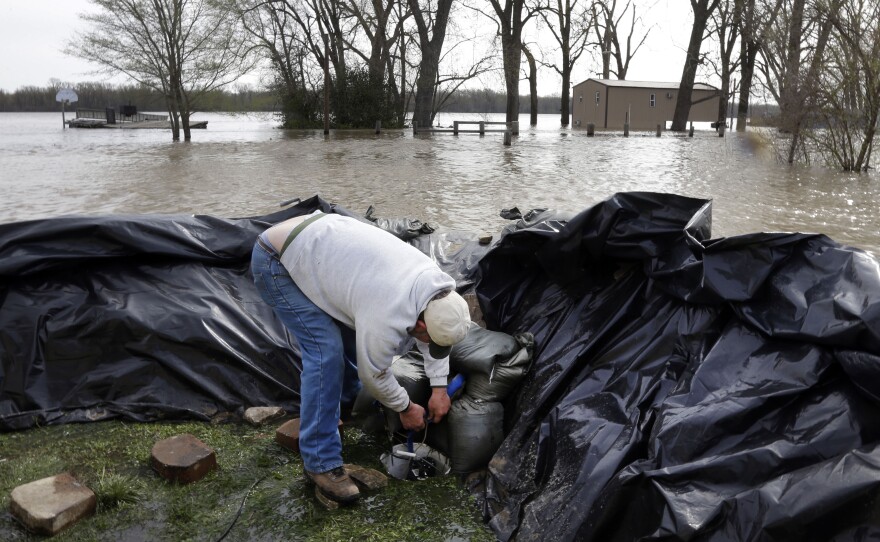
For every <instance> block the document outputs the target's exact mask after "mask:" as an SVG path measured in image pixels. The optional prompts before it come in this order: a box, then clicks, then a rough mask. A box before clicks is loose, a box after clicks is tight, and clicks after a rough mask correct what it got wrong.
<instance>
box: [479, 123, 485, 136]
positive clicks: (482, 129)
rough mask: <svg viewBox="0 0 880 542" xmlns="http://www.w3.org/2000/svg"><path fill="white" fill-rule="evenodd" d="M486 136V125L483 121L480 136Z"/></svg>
mask: <svg viewBox="0 0 880 542" xmlns="http://www.w3.org/2000/svg"><path fill="white" fill-rule="evenodd" d="M485 134H486V123H485V122H483V121H480V135H485Z"/></svg>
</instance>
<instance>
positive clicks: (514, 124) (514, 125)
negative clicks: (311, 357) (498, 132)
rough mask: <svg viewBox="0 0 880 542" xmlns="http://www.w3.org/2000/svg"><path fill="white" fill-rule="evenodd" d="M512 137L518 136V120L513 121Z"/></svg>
mask: <svg viewBox="0 0 880 542" xmlns="http://www.w3.org/2000/svg"><path fill="white" fill-rule="evenodd" d="M513 135H516V136H518V135H519V121H518V120H515V121H513Z"/></svg>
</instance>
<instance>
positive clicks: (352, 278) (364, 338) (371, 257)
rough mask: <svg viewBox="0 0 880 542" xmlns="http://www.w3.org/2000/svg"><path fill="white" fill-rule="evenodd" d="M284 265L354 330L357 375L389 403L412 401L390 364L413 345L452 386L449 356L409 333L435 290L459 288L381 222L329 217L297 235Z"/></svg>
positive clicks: (431, 373)
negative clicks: (434, 351) (430, 349)
mask: <svg viewBox="0 0 880 542" xmlns="http://www.w3.org/2000/svg"><path fill="white" fill-rule="evenodd" d="M281 263H282V264H283V265H284V267H285V268H286V269H287V271H288V272H289V273H290V276H291V278H293V281H294V282H296V284H297V286H299V288H300V289H301V290H302V291H303V293H304V294H305V295H306V296H307V297H308V298H309V299H310V300H311V301H312V302H313V303H314V304H315V305H317V306H318V307H320V308H321V309H322V310H323V311H324V312H326V313H327V314H329V315H330V316H331V317H333V318H335V319H336V320H338V321H340V322H342V323H343V324H345V325H347V326H349V327H351V328H352V329H354V330H355V334H356V336H357V358H358V359H357V365H358V376H359V377H360V380H361V382H362V383H363V385H364V387H365V388H366V389H367V391H369V392H370V394H372V395H373V397H375V398H376V399H378V400H379V402H381V403H382V404H383V405H385V406H386V407H388V408H390V409H392V410H394V411H397V412H400V411H402V410H403V409H405V408H406V406H407V404H408V403H409V397H408V396H407V393H406V390H404V389H403V388H402V387H401V386H400V384H398V382H397V380H396V379H395V378H394V375H393V374H392V372H391V370H390V369H389V367H390V366H391V362H392V360H393V358H394V357H395V356H399V355H403V354H405V353H407V352H408V351H409V350H411V349H412V346H413V342H415V343H416V345H417V347H418V349H419V351H420V352H421V353H422V354H423V356H424V358H425V373H426V374H427V376H428V378H429V379H430V381H431V385H432V386H445V385H446V381H447V376H448V375H449V358H448V357H447V358H443V359H434V358H432V357H431V356H430V354H429V352H428V344H427V343H423V342H421V341H417V340H416V339H414V338H413V337H411V336H409V334H408V333H407V332H408V331H409V330H411V329H412V328H413V326H415V324H416V320H418V317H419V314H420V313H421V312H422V311H424V310H425V307H427V306H428V302H429V301H430V300H431V299H432V298H433V297H434V296H435V295H437V294H438V293H440V292H442V291H445V290H450V289H453V288H455V281H454V280H453V279H452V277H450V276H449V275H447V274H446V273H444V272H443V271H441V270H440V268H439V267H437V264H436V263H434V261H433V260H431V258H429V257H428V256H426V255H425V254H423V253H422V252H421V251H419V250H418V249H417V248H415V247H413V246H411V245H409V244H408V243H405V242H403V241H401V240H400V239H397V238H396V237H394V236H393V235H391V234H390V233H388V232H386V231H384V230H381V229H379V228H377V227H375V226H372V225H369V224H365V223H363V222H360V221H359V220H356V219H354V218H350V217H345V216H341V215H336V214H328V215H326V216H324V217H322V218H321V219H320V220H316V221H314V222H312V223H310V224H308V225H307V226H306V227H305V229H303V230H302V231H301V232H300V233H299V234H298V235H297V236H296V237H295V238H294V239H293V241H292V242H291V243H290V245H289V246H288V247H287V249H286V250H285V251H284V253H283V254H282V256H281Z"/></svg>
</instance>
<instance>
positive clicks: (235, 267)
mask: <svg viewBox="0 0 880 542" xmlns="http://www.w3.org/2000/svg"><path fill="white" fill-rule="evenodd" d="M318 208H320V209H322V210H324V211H326V212H337V213H341V214H346V215H349V216H355V215H354V214H353V213H351V212H350V211H348V210H346V209H344V208H342V207H339V206H336V205H331V204H329V203H328V202H326V201H324V200H322V199H320V198H318V197H313V198H311V199H309V200H307V201H304V202H301V203H299V204H298V205H296V206H294V207H291V208H289V209H286V210H284V211H281V212H279V213H275V214H272V215H268V216H264V217H259V218H244V219H220V218H216V217H211V216H165V215H147V216H99V217H82V216H76V217H63V218H55V219H46V220H34V221H27V222H18V223H11V224H3V225H0V430H11V429H24V428H28V427H32V426H34V425H47V424H58V423H68V422H82V421H93V420H102V419H109V418H116V417H122V418H125V419H130V420H136V421H151V420H158V419H202V420H208V419H213V418H215V417H217V416H223V415H226V414H229V413H232V414H238V415H241V414H242V413H243V411H244V409H245V408H247V407H249V406H254V405H283V406H284V408H285V409H286V410H288V411H290V412H297V411H298V410H299V394H298V389H299V368H300V367H301V365H300V358H299V350H298V348H297V346H296V342H295V339H293V337H292V336H290V335H289V334H288V333H287V332H286V331H285V329H284V327H283V326H282V325H281V324H280V322H278V320H277V319H276V317H275V315H274V313H273V312H272V310H271V308H270V307H268V306H267V305H266V304H265V303H264V302H263V301H262V300H261V299H260V297H259V294H258V293H257V291H256V289H255V287H254V285H253V282H252V277H251V274H250V271H249V267H250V255H251V250H252V248H253V245H254V242H255V241H256V238H257V235H259V233H260V232H262V231H263V230H264V229H266V228H267V227H268V226H270V225H271V224H274V223H276V222H279V221H281V220H283V219H286V218H288V217H291V216H296V215H300V214H305V213H310V212H312V211H313V210H315V209H318ZM358 218H361V217H358ZM373 220H374V221H375V220H377V219H373ZM378 220H381V226H382V227H383V229H386V230H388V231H390V232H392V233H394V234H395V235H398V237H401V238H408V237H411V234H412V232H414V231H419V230H421V231H425V229H424V225H423V224H422V223H421V222H418V221H411V220H407V219H398V220H386V219H378ZM454 239H455V235H449V236H439V235H434V236H422V237H421V238H420V239H417V240H416V241H415V242H417V243H418V246H420V248H422V250H424V251H426V252H428V253H429V254H432V255H433V257H434V258H435V259H437V260H438V261H440V262H441V263H442V265H444V266H445V267H447V268H448V269H447V270H448V272H450V273H451V274H452V275H453V277H455V278H457V279H458V280H459V283H460V284H462V285H463V286H464V287H467V285H468V284H472V280H469V279H467V278H466V277H464V276H463V275H462V273H465V274H467V275H469V276H470V275H473V274H474V269H475V265H476V262H477V261H478V260H479V258H478V257H474V256H471V254H472V253H474V252H478V253H480V254H482V253H484V252H485V251H486V247H480V246H479V245H478V244H477V243H476V242H475V241H474V242H472V243H470V244H469V245H467V244H465V243H463V242H458V245H461V246H462V247H470V248H458V249H457V250H456V251H452V252H451V256H450V255H447V251H449V250H451V248H449V247H451V246H452V240H454ZM474 239H475V237H474ZM467 262H471V263H467ZM468 266H470V267H468Z"/></svg>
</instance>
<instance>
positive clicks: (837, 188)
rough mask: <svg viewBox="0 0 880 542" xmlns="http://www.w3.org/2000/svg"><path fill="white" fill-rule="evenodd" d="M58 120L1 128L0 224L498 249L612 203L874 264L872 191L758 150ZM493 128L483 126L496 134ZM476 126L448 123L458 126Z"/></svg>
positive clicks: (641, 138)
mask: <svg viewBox="0 0 880 542" xmlns="http://www.w3.org/2000/svg"><path fill="white" fill-rule="evenodd" d="M58 117H59V115H56V114H51V113H45V114H44V113H39V114H11V113H0V159H2V170H0V189H2V194H3V197H2V199H0V221H3V222H7V221H13V220H23V219H27V218H32V217H45V216H58V215H63V214H69V213H93V214H94V213H156V212H159V213H187V214H189V213H206V214H215V215H220V216H252V215H255V214H261V213H265V212H270V211H274V210H277V208H278V207H277V205H278V203H279V202H281V201H284V200H287V199H290V198H292V197H307V196H311V195H313V194H316V193H318V194H321V195H322V196H323V197H325V198H326V199H328V200H330V201H334V202H338V203H341V204H343V205H346V206H347V207H349V208H351V209H352V210H354V211H364V210H366V208H367V207H368V206H369V205H375V206H376V212H377V215H378V216H386V217H391V216H412V217H418V218H421V219H423V220H427V221H430V222H434V223H437V224H440V225H443V226H446V227H451V228H462V229H469V230H474V231H479V232H489V233H494V232H496V231H497V230H498V229H500V228H501V227H502V226H503V225H504V224H505V223H506V222H505V221H504V220H503V219H501V218H500V217H498V212H499V210H500V209H502V208H508V207H513V206H517V207H519V208H520V209H529V208H536V207H547V208H556V209H566V210H579V209H582V208H584V207H586V206H589V205H592V204H593V203H595V202H597V201H599V200H601V199H604V198H607V197H608V196H610V195H611V194H613V193H615V192H621V191H662V192H675V193H679V194H682V195H686V196H691V197H698V198H711V199H713V200H714V202H713V209H714V213H713V214H714V230H713V234H714V235H715V236H730V235H735V234H739V233H750V232H755V231H808V232H822V233H826V234H828V235H830V236H831V237H833V238H834V239H836V240H838V241H840V242H843V243H847V244H853V245H856V246H861V247H863V248H867V249H870V250H872V251H875V252H877V253H880V240H878V238H877V232H878V225H880V218H878V216H877V213H876V209H877V208H878V203H880V188H878V187H877V186H876V177H875V176H874V175H873V174H871V175H851V174H842V173H837V172H835V171H829V170H825V169H822V168H815V167H814V168H811V169H810V168H802V167H789V166H787V165H784V164H780V163H778V162H777V161H776V160H775V159H774V155H773V151H772V149H771V148H769V147H768V146H766V145H763V144H762V143H760V140H758V139H756V138H754V137H748V136H744V135H743V134H737V133H728V134H727V136H726V137H724V138H719V137H717V136H716V135H715V133H714V132H712V131H709V130H704V131H698V132H697V133H696V135H695V137H694V138H688V137H682V136H680V135H673V134H671V133H668V132H667V133H665V134H664V135H663V137H661V138H657V137H654V133H653V132H639V133H633V134H632V137H629V138H624V137H622V136H621V135H618V134H607V133H604V134H602V133H600V134H597V136H596V137H587V135H586V131H584V130H579V129H574V130H569V129H564V130H563V129H560V128H559V127H558V122H559V120H558V116H556V115H546V116H541V117H539V125H538V126H537V127H528V123H527V121H528V118H527V116H523V117H522V118H521V123H520V126H521V134H520V136H519V137H516V138H514V140H513V145H512V146H510V147H506V146H504V145H503V144H502V143H503V135H502V134H501V133H491V134H486V135H483V136H480V135H478V134H461V135H458V136H453V135H452V134H435V135H417V136H413V134H412V132H411V131H410V130H394V131H389V130H383V131H382V133H380V134H375V133H374V132H373V130H364V131H353V130H343V131H331V132H330V134H328V135H326V136H325V135H324V134H323V131H322V130H297V131H286V130H278V129H276V128H275V124H276V121H275V120H274V119H273V118H272V117H268V116H249V117H233V116H221V115H203V116H201V118H200V119H199V120H208V121H209V126H208V129H207V130H204V131H201V130H200V131H197V132H196V133H195V134H194V138H195V139H194V141H192V142H191V143H180V142H178V143H172V142H171V141H170V140H169V139H170V138H169V134H168V132H166V131H153V130H61V128H60V118H58ZM497 118H498V117H492V118H490V119H489V120H496V119H497ZM453 119H457V120H479V119H476V118H474V117H469V116H467V115H455V116H453V115H447V116H446V117H443V118H441V124H442V125H444V126H446V125H451V124H452V120H453Z"/></svg>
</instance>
